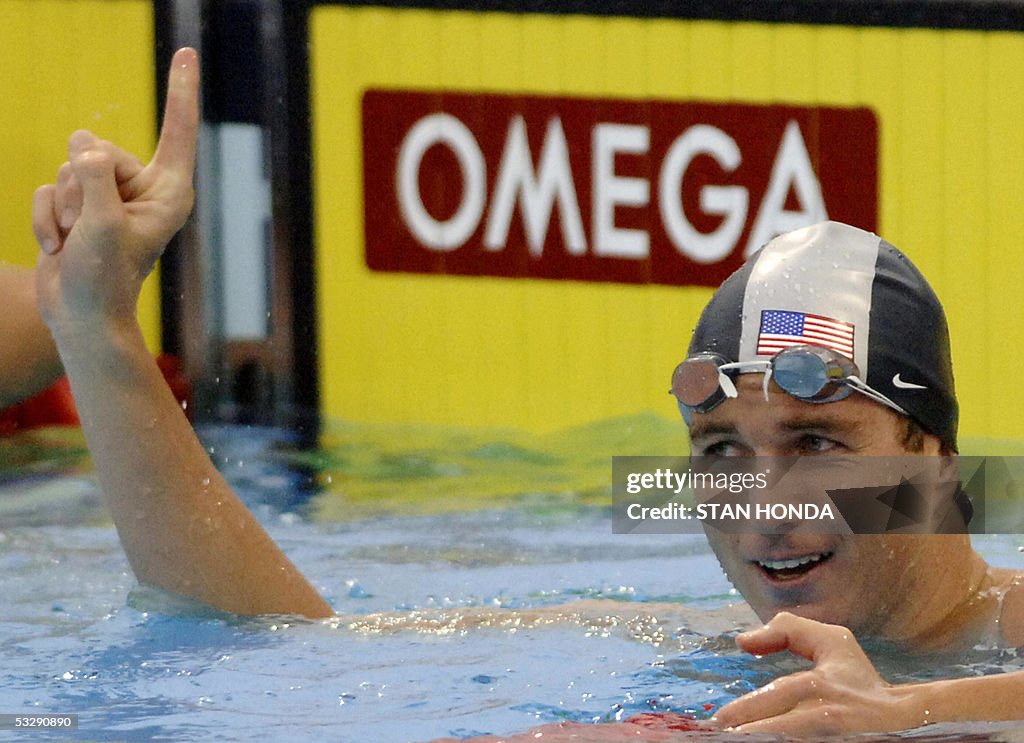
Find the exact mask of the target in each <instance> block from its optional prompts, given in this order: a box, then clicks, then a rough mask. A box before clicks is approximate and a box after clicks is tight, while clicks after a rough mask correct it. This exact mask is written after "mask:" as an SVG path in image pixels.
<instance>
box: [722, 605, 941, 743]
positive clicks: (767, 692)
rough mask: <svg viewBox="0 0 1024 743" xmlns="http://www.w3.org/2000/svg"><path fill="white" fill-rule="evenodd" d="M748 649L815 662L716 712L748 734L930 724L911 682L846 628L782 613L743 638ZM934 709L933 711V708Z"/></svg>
mask: <svg viewBox="0 0 1024 743" xmlns="http://www.w3.org/2000/svg"><path fill="white" fill-rule="evenodd" d="M736 642H737V644H738V645H739V646H740V648H742V649H743V650H745V651H747V652H748V653H752V654H754V655H767V654H768V653H777V652H779V651H782V650H790V651H792V652H794V653H796V654H797V655H800V656H802V657H804V658H806V659H807V660H810V661H812V662H814V664H815V667H814V668H813V669H811V670H808V671H801V672H798V673H793V674H790V675H789V676H783V677H782V678H779V679H776V680H775V681H773V682H772V683H770V684H768V685H767V686H765V687H763V688H761V689H758V690H757V691H754V692H751V693H750V694H747V695H745V696H743V697H740V698H739V699H737V700H736V701H734V702H731V703H730V704H727V705H726V706H725V707H723V708H722V709H721V710H719V711H718V713H717V714H716V715H715V716H714V717H713V718H712V720H713V721H717V722H718V723H720V724H721V725H723V726H725V727H727V728H730V729H733V730H736V731H738V732H745V733H786V734H789V735H833V734H837V733H854V732H871V731H873V732H880V731H886V730H903V729H906V728H911V727H917V726H918V725H921V724H924V723H926V722H928V720H927V719H922V717H921V716H920V715H915V714H914V713H913V709H914V706H913V704H912V700H911V699H910V692H908V691H907V689H909V688H910V687H906V688H904V689H901V687H898V686H893V685H891V684H889V683H887V682H886V681H885V680H884V679H882V677H881V676H879V675H878V672H877V671H876V670H875V668H874V666H873V665H872V664H871V661H870V660H868V657H867V656H866V655H865V654H864V651H863V650H862V649H861V647H860V645H858V644H857V640H856V639H855V638H854V636H853V633H852V632H850V630H848V629H846V628H845V627H840V626H837V625H833V624H822V623H821V622H815V621H814V620H811V619H804V618H802V617H798V616H795V615H793V614H789V613H787V612H781V613H779V614H778V615H776V616H775V617H774V618H773V619H772V620H771V621H770V622H769V623H768V624H766V625H765V626H764V627H762V628H761V629H757V630H753V631H751V632H744V633H743V634H741V635H739V636H738V637H737V638H736ZM925 714H927V713H925Z"/></svg>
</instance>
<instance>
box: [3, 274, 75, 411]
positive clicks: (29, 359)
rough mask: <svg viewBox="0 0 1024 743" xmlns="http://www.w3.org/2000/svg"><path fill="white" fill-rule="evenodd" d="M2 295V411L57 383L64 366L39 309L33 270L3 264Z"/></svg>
mask: <svg viewBox="0 0 1024 743" xmlns="http://www.w3.org/2000/svg"><path fill="white" fill-rule="evenodd" d="M0 296H2V297H3V298H4V311H3V313H2V314H0V338H2V339H3V343H2V344H0V408H6V407H7V406H8V405H13V404H14V403H17V402H20V401H21V400H24V399H25V398H26V397H30V396H31V395H34V394H35V393H36V392H39V391H40V390H42V389H44V388H45V387H47V386H48V385H50V384H51V383H53V381H54V380H56V379H57V377H59V376H60V375H61V366H60V358H59V357H58V356H57V349H56V347H55V346H54V345H53V340H52V339H51V338H50V334H49V332H47V330H46V326H45V325H44V324H43V321H42V319H41V318H40V317H39V311H38V309H37V308H36V286H35V276H33V274H32V271H30V270H28V269H25V268H19V267H16V266H9V265H0Z"/></svg>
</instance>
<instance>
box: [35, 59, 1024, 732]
mask: <svg viewBox="0 0 1024 743" xmlns="http://www.w3.org/2000/svg"><path fill="white" fill-rule="evenodd" d="M198 84H199V71H198V60H197V58H196V54H195V52H194V51H192V50H190V49H185V50H181V51H179V52H178V53H177V54H176V55H175V57H174V60H173V63H172V67H171V72H170V80H169V85H168V97H167V101H166V113H165V116H164V124H163V130H162V132H161V136H160V141H159V144H158V146H157V150H156V154H155V155H154V156H153V159H152V160H151V161H150V162H149V163H148V164H146V165H143V164H142V163H140V162H139V161H138V160H136V159H135V158H134V157H132V156H131V155H128V154H127V153H125V152H124V151H123V150H121V149H119V148H118V147H116V146H115V145H113V144H112V143H110V142H105V141H101V140H98V139H97V138H96V137H95V136H93V135H92V134H90V133H89V132H84V131H79V132H75V133H74V134H73V135H72V136H71V139H70V142H69V147H68V160H69V165H68V169H69V171H70V173H71V177H70V178H65V179H63V180H61V179H58V181H57V183H56V184H54V185H49V186H43V187H42V188H40V189H39V190H38V191H37V192H36V196H35V200H34V205H33V226H34V229H35V233H36V236H37V238H38V240H39V242H40V245H41V246H42V248H43V250H42V253H41V255H40V258H39V264H38V267H37V280H38V294H39V306H40V312H41V315H42V316H43V318H44V320H45V322H46V324H47V325H48V327H49V328H50V330H51V332H52V334H53V337H54V339H55V341H56V344H57V348H58V349H59V352H60V356H61V359H62V360H63V362H64V366H65V369H66V370H67V373H68V376H69V378H70V380H71V386H72V390H73V392H74V395H75V399H76V402H77V404H78V409H79V414H80V417H81V419H82V425H83V430H84V432H85V435H86V439H87V442H88V444H89V448H90V450H91V452H92V455H93V460H94V463H95V468H96V472H97V476H98V478H99V481H100V485H101V487H102V489H103V492H104V494H105V497H106V499H107V502H108V504H109V506H110V509H111V512H112V514H113V517H114V522H115V525H116V527H117V530H118V534H119V536H120V539H121V542H122V544H123V545H124V548H125V551H126V553H127V555H128V559H129V561H130V563H131V566H132V569H133V570H134V571H135V574H136V577H137V578H138V579H139V581H140V582H141V583H144V584H149V585H153V586H157V587H160V588H162V589H164V590H167V591H171V592H174V593H178V594H182V595H184V596H188V597H191V598H193V599H196V600H199V601H202V602H204V603H206V604H209V605H211V606H214V607H218V608H220V609H223V610H226V611H230V612H235V613H239V614H266V613H274V614H295V615H304V616H307V617H310V618H321V617H328V616H331V615H332V614H333V612H332V610H331V608H330V606H329V605H328V604H327V603H326V602H325V601H324V600H323V598H322V597H321V596H320V595H319V593H318V592H317V591H316V589H315V588H314V587H313V586H311V585H310V583H309V582H308V581H307V580H306V579H305V578H304V577H303V576H302V574H301V573H300V572H299V571H298V570H297V569H296V568H295V566H294V565H292V563H291V562H290V561H289V560H288V559H287V557H286V556H285V555H284V554H283V553H282V552H281V550H280V549H279V548H278V547H277V546H276V545H275V544H274V543H273V541H272V540H271V539H270V538H269V537H268V536H267V534H266V533H265V532H264V531H263V529H262V528H261V527H260V526H259V524H258V523H257V521H256V520H255V518H254V517H253V516H252V514H251V513H250V512H249V511H248V510H247V509H246V508H245V506H244V505H243V504H242V503H241V502H240V500H239V499H238V498H237V496H236V495H235V494H234V493H233V492H232V491H231V489H230V488H229V487H228V486H227V484H226V483H225V482H224V480H223V479H222V478H221V476H220V475H219V474H218V472H217V471H216V469H215V468H214V466H213V465H212V463H211V462H210V459H209V457H208V456H207V455H206V451H205V450H204V448H203V446H202V445H201V444H200V443H199V441H198V440H197V439H196V437H195V435H194V433H193V431H192V429H191V427H190V426H189V424H188V422H187V420H186V419H185V416H184V415H183V413H182V410H181V408H180V406H178V404H177V403H176V401H175V400H174V398H173V396H172V395H171V394H170V392H169V391H168V389H167V386H166V385H165V384H164V382H163V378H162V376H161V375H160V372H159V370H158V369H157V367H156V365H155V364H154V362H153V359H152V357H151V356H150V355H149V353H148V352H147V351H146V348H145V345H144V343H143V340H142V333H141V331H140V329H139V325H138V321H137V318H136V301H137V298H138V293H139V289H140V286H141V283H142V280H143V279H144V278H145V276H146V274H148V272H149V271H150V270H151V269H152V267H153V264H154V262H155V261H156V259H157V258H158V257H159V256H160V254H161V252H162V250H163V249H164V246H165V245H166V244H167V242H168V240H170V238H171V236H172V235H173V234H174V233H175V232H176V231H177V230H178V229H179V228H180V227H181V225H182V224H183V223H184V221H185V219H186V218H187V216H188V213H189V211H190V209H191V206H192V201H193V190H192V175H193V161H194V158H195V141H196V133H197V128H198ZM75 189H80V193H81V201H80V203H79V202H77V200H72V201H73V209H72V210H73V211H74V212H75V213H76V218H75V219H74V220H73V221H67V222H61V221H60V220H59V219H58V218H57V215H58V214H62V213H63V212H64V209H65V207H66V205H67V203H68V201H69V195H70V194H73V193H75ZM823 250H828V251H831V252H830V256H834V255H841V254H843V252H844V251H847V252H849V254H850V258H849V260H848V261H847V260H845V259H844V261H843V262H842V266H841V267H840V266H839V265H837V266H836V267H835V268H832V267H831V265H829V266H828V267H827V268H825V269H824V273H823V274H821V273H820V272H821V271H822V266H821V265H820V260H818V261H817V262H815V261H816V260H817V259H820V256H821V253H822V251H823ZM766 256H768V258H766ZM769 258H771V259H772V260H770V259H769ZM775 258H779V259H785V260H786V261H791V266H792V267H793V268H797V269H799V268H800V267H805V268H807V270H808V272H810V273H811V274H813V275H814V276H815V277H816V279H820V280H821V281H823V282H824V281H825V280H826V279H827V280H828V285H827V286H826V285H824V284H822V285H820V289H821V291H820V292H818V294H819V295H827V296H824V297H821V296H819V297H818V299H825V300H828V301H827V302H826V303H825V305H822V306H819V303H818V301H817V300H814V301H812V296H811V295H810V294H808V296H807V297H806V299H807V301H806V302H804V301H796V300H799V299H800V297H796V298H795V300H794V301H796V305H790V304H788V303H787V306H785V307H775V306H772V307H768V306H765V307H758V306H756V300H757V295H758V294H759V292H758V291H757V289H758V288H759V287H766V288H767V287H770V288H772V289H773V290H774V291H775V292H776V294H777V293H778V292H779V291H783V292H785V291H788V290H789V288H787V287H788V285H787V283H786V281H787V279H786V277H785V275H783V274H782V273H781V272H778V271H777V270H776V269H777V265H778V263H779V261H778V260H774V259H775ZM773 265H774V266H776V269H773ZM825 274H827V276H826V275H825ZM808 278H810V276H808ZM748 288H749V289H750V291H749V292H748V291H747V290H748ZM790 288H795V287H790ZM748 294H749V297H748ZM760 294H762V295H763V296H766V297H767V296H769V292H767V291H765V292H761V293H760ZM838 296H842V297H846V298H847V299H848V301H847V303H846V304H844V305H836V304H833V300H834V297H838ZM761 309H764V310H787V311H791V312H802V313H806V314H816V315H817V314H820V315H822V316H825V317H828V318H834V319H836V320H839V321H842V322H846V323H850V324H854V325H855V326H856V328H855V332H854V334H853V337H854V347H853V351H852V358H845V360H844V359H843V358H836V357H834V356H832V355H830V354H825V353H824V351H822V357H827V360H828V361H829V362H830V363H834V364H837V365H838V366H840V367H842V368H844V369H848V370H849V371H850V373H851V374H853V373H858V374H859V369H857V370H853V368H852V366H853V365H859V366H862V367H864V369H865V372H864V378H863V380H862V381H863V384H862V385H861V386H860V387H857V388H856V389H853V387H851V386H850V383H843V384H842V385H840V387H842V388H843V389H842V390H838V391H836V390H829V391H828V394H827V395H825V396H826V397H827V399H826V400H819V401H818V402H815V403H812V402H808V397H809V396H810V392H809V391H807V390H805V389H802V388H798V387H794V386H792V385H790V384H789V383H788V382H787V381H786V380H779V379H778V377H777V381H775V382H772V383H771V384H770V385H769V394H768V400H767V401H766V400H765V395H764V393H763V389H762V387H763V375H764V372H765V370H766V368H767V365H766V364H765V363H764V361H765V360H766V359H769V358H772V357H771V356H770V355H769V354H761V353H759V352H758V349H757V346H756V343H753V344H752V341H751V339H752V338H756V336H757V335H758V334H759V333H760V332H761V330H760V329H759V328H756V327H755V328H754V329H753V330H751V329H750V328H748V327H743V326H742V323H743V318H744V317H750V316H752V315H753V314H754V313H759V312H760V310H761ZM847 312H849V313H851V315H850V316H849V317H847V314H846V313H847ZM751 333H753V336H752V335H751ZM782 350H783V351H784V349H782ZM708 352H714V353H717V354H719V356H720V358H719V357H709V356H707V355H706V354H707V353H708ZM773 353H774V352H773ZM786 353H787V354H789V355H787V356H785V357H783V356H782V355H780V356H779V357H778V359H781V361H780V362H779V363H780V365H782V364H784V362H787V361H789V362H792V361H793V358H794V357H793V356H792V351H789V352H786ZM837 353H838V352H837ZM901 354H902V355H901ZM839 355H840V356H842V354H839ZM755 357H757V360H758V361H759V362H761V363H757V364H745V365H744V366H743V367H741V368H736V367H730V369H728V370H726V371H725V372H723V373H727V374H729V376H730V377H731V378H732V379H733V380H734V385H735V387H736V391H737V394H736V396H735V397H728V396H727V395H725V394H724V393H723V392H722V391H721V390H720V389H719V388H718V387H717V383H716V386H715V387H713V388H712V389H702V388H700V387H699V386H694V377H693V376H691V375H690V374H689V372H690V371H691V370H693V369H695V368H697V367H698V365H699V364H706V363H708V362H710V363H712V364H713V365H718V364H721V363H734V362H747V361H753V360H755ZM890 357H891V358H890ZM688 358H689V361H688V362H687V364H688V365H684V366H683V367H682V369H681V371H679V372H677V374H676V375H675V377H674V383H673V389H674V390H675V392H676V393H677V396H678V397H679V400H680V405H681V410H682V412H683V413H684V418H685V419H686V420H687V422H688V425H689V426H690V431H691V437H692V443H693V448H694V450H695V451H699V452H708V453H718V454H766V455H786V454H799V455H810V454H816V453H820V452H826V451H827V452H845V453H858V454H870V453H873V454H897V453H906V452H908V451H909V452H915V453H920V454H926V455H939V454H943V453H949V452H953V451H955V450H956V406H955V398H954V397H953V388H952V376H951V374H949V353H948V343H947V341H946V336H945V321H944V319H942V318H941V308H940V307H938V303H937V301H936V300H934V296H933V295H932V294H931V291H930V289H928V288H927V284H925V283H924V280H923V279H922V278H920V275H919V274H917V272H916V270H914V269H912V268H911V267H910V266H909V263H906V261H905V258H903V257H902V255H900V254H897V253H895V252H894V249H891V247H890V246H888V245H887V244H885V243H882V242H881V241H879V239H878V238H877V237H873V236H869V235H867V233H862V232H860V231H859V230H854V229H853V228H849V227H845V226H843V225H835V224H827V225H819V226H817V227H814V228H810V229H809V230H804V231H800V232H797V233H791V234H790V235H787V236H783V237H780V238H778V239H777V240H775V241H773V243H771V244H770V245H769V246H768V247H766V248H765V249H764V251H762V252H761V253H759V254H758V256H755V257H754V258H752V259H751V261H750V262H749V263H748V264H747V265H746V266H745V267H744V268H742V269H741V270H740V272H739V273H738V274H737V275H736V276H734V277H733V278H731V279H729V280H728V281H727V282H726V283H725V284H724V285H723V287H722V288H721V289H720V290H719V292H718V293H716V295H715V297H714V298H713V299H712V301H711V303H710V304H709V306H708V309H707V310H706V311H705V313H704V315H703V316H702V318H701V320H700V324H699V325H698V328H697V331H696V332H695V334H694V337H693V342H692V343H691V346H690V353H689V357H688ZM896 362H898V363H899V364H900V365H899V366H898V367H897V369H896V371H895V372H893V371H892V368H891V367H890V366H888V364H890V363H896ZM798 366H799V363H798ZM916 373H921V374H922V375H923V376H922V377H917V376H912V375H913V374H916ZM879 374H882V375H885V374H889V375H893V374H898V375H902V377H897V379H900V378H902V379H904V380H905V381H907V382H911V383H913V384H923V385H926V386H928V388H929V391H927V393H924V394H922V395H921V396H920V397H921V400H918V399H917V397H918V396H917V395H916V394H912V393H911V391H910V390H906V389H902V388H899V389H890V387H892V386H893V385H892V384H891V381H887V380H885V379H882V380H881V381H879V379H880V377H879ZM700 376H701V375H696V377H698V378H699V377H700ZM804 377H806V378H802V381H805V382H806V381H808V379H809V380H810V381H813V375H804ZM712 378H713V379H715V378H717V377H716V376H715V375H712ZM778 381H782V382H783V383H784V384H785V386H786V388H787V389H790V392H785V391H783V388H782V387H780V386H779V384H778V383H777V382H778ZM883 383H884V384H883ZM896 387H897V388H898V387H899V385H896ZM709 538H710V540H711V544H712V546H713V548H714V549H715V552H716V554H717V555H718V557H719V560H720V561H721V563H722V565H723V567H724V569H725V570H726V572H727V573H728V574H729V577H730V579H731V580H732V581H733V582H734V583H735V584H736V585H737V587H738V588H739V589H740V590H741V592H742V593H743V594H744V596H745V598H746V599H747V601H748V602H749V603H750V605H751V607H752V608H753V609H754V611H755V612H756V613H757V614H758V616H759V617H760V618H761V621H764V622H766V624H765V625H764V626H763V627H761V628H758V629H755V630H752V631H750V632H747V633H744V634H742V635H740V636H739V638H738V642H739V644H740V646H741V647H742V648H743V649H744V650H747V651H748V652H751V653H755V654H765V653H774V652H781V651H789V652H794V653H796V654H798V655H801V656H803V657H805V658H807V659H809V660H810V661H812V662H813V663H814V667H813V668H812V669H810V670H807V671H803V672H799V673H795V674H792V675H789V676H785V677H782V678H780V679H777V680H776V681H775V682H773V683H772V684H769V685H768V686H766V687H764V688H763V689H761V690H758V691H756V692H754V693H752V694H748V695H746V696H744V697H742V698H740V699H738V700H736V701H734V702H732V703H731V704H729V705H727V706H725V707H723V708H722V709H721V710H719V711H718V713H717V715H716V721H717V724H719V725H721V726H724V727H728V728H733V729H736V730H739V731H749V732H786V733H791V734H798V735H805V734H831V733H840V732H859V731H886V730H899V729H905V728H913V727H917V726H919V725H921V724H923V723H927V722H940V721H951V720H969V719H977V720H1006V719H1024V673H1006V674H999V675H992V676H985V677H978V678H967V679H955V680H942V681H934V682H927V683H919V684H907V685H899V686H894V685H890V684H888V683H887V682H885V681H884V680H883V679H882V678H881V677H880V676H879V674H878V672H877V671H876V670H875V668H874V666H873V665H872V663H871V662H870V660H869V659H868V658H867V656H866V655H865V654H864V652H863V651H862V649H861V647H860V645H859V644H858V637H867V636H873V637H878V638H880V639H883V640H886V641H889V642H890V643H892V644H894V645H897V646H898V647H900V648H901V649H902V650H904V651H906V652H907V653H914V652H922V651H927V650H930V649H934V648H936V647H962V646H970V645H971V644H972V643H973V642H975V641H976V640H977V639H978V638H981V637H988V636H989V634H990V631H992V630H993V629H994V630H995V631H996V633H997V634H996V638H997V639H998V641H999V642H1000V643H1002V644H1005V645H1007V646H1011V645H1020V644H1024V595H1022V594H1024V591H1022V589H1021V588H1020V582H1021V580H1022V576H1021V575H1020V574H1017V573H1013V572H1011V571H1006V570H998V569H994V568H990V567H989V566H987V565H986V564H985V562H984V561H983V560H982V558H981V557H980V556H978V555H977V553H975V552H974V550H973V549H972V547H971V545H970V542H969V539H968V537H967V536H966V535H942V536H939V537H934V536H927V537H924V536H922V537H910V538H908V537H906V536H904V535H899V536H893V535H881V536H873V535H857V536H835V535H831V536H828V537H824V536H807V535H803V536H801V537H799V538H798V537H795V536H792V535H784V536H780V537H764V536H756V535H723V534H715V533H712V534H709ZM792 560H798V561H799V564H798V566H796V567H792V566H789V565H788V564H783V563H786V562H787V561H792ZM563 611H568V610H567V609H563ZM549 737H550V738H553V737H554V736H549Z"/></svg>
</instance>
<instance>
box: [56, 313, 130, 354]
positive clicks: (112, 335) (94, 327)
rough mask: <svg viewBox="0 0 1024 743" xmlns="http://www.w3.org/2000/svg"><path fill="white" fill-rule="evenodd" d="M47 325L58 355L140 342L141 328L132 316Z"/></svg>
mask: <svg viewBox="0 0 1024 743" xmlns="http://www.w3.org/2000/svg"><path fill="white" fill-rule="evenodd" d="M47 326H48V327H49V329H50V335H52V336H53V340H54V342H55V343H56V344H57V348H58V350H59V351H60V353H61V355H62V356H63V355H65V353H68V352H71V353H77V352H79V351H84V352H87V353H95V352H97V351H99V350H100V349H103V348H110V347H120V346H125V345H131V344H133V343H135V342H136V341H138V342H143V343H144V341H143V336H142V329H141V327H140V326H139V322H138V320H137V319H136V318H135V317H134V316H132V317H117V316H103V317H94V318H84V319H83V318H63V319H60V320H53V319H48V321H47Z"/></svg>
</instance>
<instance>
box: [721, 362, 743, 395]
mask: <svg viewBox="0 0 1024 743" xmlns="http://www.w3.org/2000/svg"><path fill="white" fill-rule="evenodd" d="M718 386H719V387H721V388H722V392H724V393H725V396H726V397H731V398H737V397H739V395H740V393H739V392H737V391H736V385H735V384H733V383H732V380H731V379H729V375H728V374H726V373H725V372H724V371H722V369H721V367H719V369H718Z"/></svg>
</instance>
